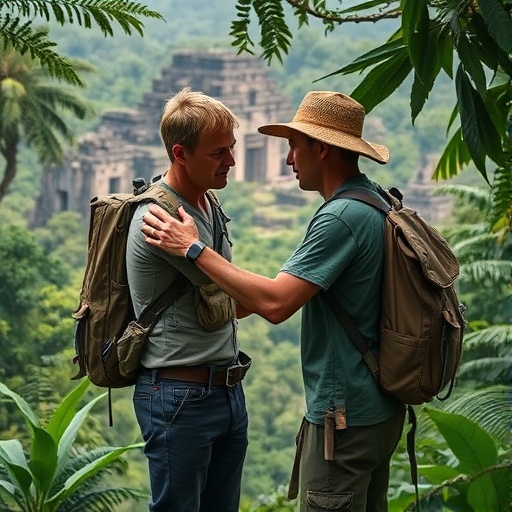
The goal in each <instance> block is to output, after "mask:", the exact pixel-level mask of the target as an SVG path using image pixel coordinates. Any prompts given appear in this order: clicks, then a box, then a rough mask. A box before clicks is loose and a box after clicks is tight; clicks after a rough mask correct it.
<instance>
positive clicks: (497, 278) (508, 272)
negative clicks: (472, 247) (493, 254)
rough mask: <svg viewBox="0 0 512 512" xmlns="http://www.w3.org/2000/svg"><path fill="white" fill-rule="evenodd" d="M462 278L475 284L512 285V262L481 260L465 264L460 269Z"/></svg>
mask: <svg viewBox="0 0 512 512" xmlns="http://www.w3.org/2000/svg"><path fill="white" fill-rule="evenodd" d="M456 254H457V253H456ZM481 256H482V253H481V252H480V257H481ZM460 278H461V279H463V280H468V281H473V282H486V281H487V282H489V281H490V282H491V283H497V284H499V283H505V284H506V283H509V284H512V261H508V260H479V261H473V262H471V263H465V264H464V265H461V267H460Z"/></svg>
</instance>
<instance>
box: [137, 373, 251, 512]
mask: <svg viewBox="0 0 512 512" xmlns="http://www.w3.org/2000/svg"><path fill="white" fill-rule="evenodd" d="M133 403H134V407H135V414H136V416H137V421H138V422H139V426H140V429H141V432H142V437H143V439H144V441H145V443H146V445H145V448H144V453H145V454H146V457H147V459H148V465H149V476H150V483H151V494H152V500H151V503H150V505H149V510H150V511H152V512H238V508H239V501H240V484H241V478H242V466H243V462H244V459H245V453H246V451H247V444H248V439H247V409H246V406H245V397H244V392H243V388H242V384H241V383H240V382H239V383H238V384H236V385H235V386H233V387H228V386H211V387H208V386H206V387H205V386H203V385H201V384H196V383H193V382H183V381H178V380H166V379H162V380H156V381H154V380H153V377H152V374H151V372H149V371H148V372H144V373H143V374H142V375H141V376H140V377H139V379H138V381H137V384H136V386H135V391H134V395H133Z"/></svg>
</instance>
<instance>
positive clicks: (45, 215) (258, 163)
mask: <svg viewBox="0 0 512 512" xmlns="http://www.w3.org/2000/svg"><path fill="white" fill-rule="evenodd" d="M187 86H189V87H190V88H191V89H192V90H196V91H202V92H204V93H205V94H208V95H209V96H212V97H214V98H217V99H219V100H221V101H222V102H224V103H225V104H226V105H227V106H228V107H229V108H230V109H231V110H232V111H233V112H234V113H235V115H236V116H237V118H238V120H239V123H240V126H239V128H238V129H237V130H236V137H237V145H236V147H235V157H236V162H237V163H236V166H235V167H233V168H232V170H231V174H230V176H231V178H232V179H234V180H237V181H253V182H261V183H267V182H270V181H273V180H274V179H276V178H278V177H280V176H282V175H283V174H287V173H288V172H289V171H288V169H287V166H286V163H285V158H286V152H287V143H286V140H284V139H280V138H276V137H265V136H263V135H261V134H260V133H259V132H258V130H257V128H258V126H261V125H263V124H267V123H273V122H281V121H282V120H283V119H291V117H292V116H293V109H292V108H291V105H290V102H289V100H288V99H287V98H286V97H285V96H284V95H283V94H281V93H280V92H279V91H278V88H277V84H276V82H275V81H274V80H273V79H272V78H271V77H270V76H269V74H268V66H266V64H265V63H264V62H263V61H262V60H260V59H257V58H255V57H253V56H250V55H235V54H232V53H228V52H223V51H202V52H196V51H184V52H179V53H176V54H174V56H173V60H172V64H171V65H170V66H169V67H167V68H165V69H164V70H163V71H162V75H161V77H160V78H159V79H157V80H154V82H153V88H152V90H151V91H150V92H148V93H146V94H145V95H144V97H143V99H142V101H141V103H140V104H139V105H138V107H137V108H136V109H133V110H126V109H125V110H111V111H107V112H106V113H105V114H104V115H103V116H102V118H101V122H100V125H99V128H98V129H97V130H96V131H94V132H90V133H87V134H85V135H84V136H82V137H81V138H80V140H79V141H78V147H77V149H76V150H73V151H70V152H68V154H67V155H66V157H65V159H64V162H63V163H62V164H61V165H59V166H54V167H52V168H47V169H45V172H44V178H43V183H42V188H41V195H40V197H39V199H38V203H37V207H36V210H35V211H36V213H35V214H34V225H36V226H41V225H44V224H45V223H46V221H47V220H48V219H49V218H50V217H51V215H53V214H54V213H57V212H60V211H66V210H70V211H76V212H79V213H81V214H82V215H84V216H88V214H89V201H90V199H91V198H92V197H94V196H97V195H102V194H110V193H117V192H131V191H132V181H133V180H134V179H135V178H139V177H142V178H145V179H146V180H148V181H149V180H151V178H153V177H154V176H157V175H159V174H162V172H164V171H165V170H166V169H167V167H168V165H169V159H168V156H167V154H166V152H165V148H164V146H163V143H162V141H161V138H160V131H159V126H160V117H161V114H162V109H163V106H164V104H165V101H166V100H167V99H168V98H169V97H170V96H171V95H172V94H174V93H176V92H178V91H180V90H181V89H182V88H183V87H187Z"/></svg>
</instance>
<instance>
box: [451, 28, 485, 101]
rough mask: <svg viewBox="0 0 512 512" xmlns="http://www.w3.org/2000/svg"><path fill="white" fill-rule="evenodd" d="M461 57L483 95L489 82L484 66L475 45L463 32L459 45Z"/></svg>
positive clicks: (466, 69)
mask: <svg viewBox="0 0 512 512" xmlns="http://www.w3.org/2000/svg"><path fill="white" fill-rule="evenodd" d="M457 50H458V54H459V58H460V60H461V62H462V64H463V65H464V69H465V71H466V72H467V73H468V74H469V75H470V76H471V78H472V79H473V82H474V83H475V86H476V88H477V90H478V92H479V93H480V95H481V96H482V97H485V94H486V92H487V84H486V79H485V73H484V68H483V66H482V63H481V62H480V59H479V58H478V52H477V51H475V49H474V48H473V45H472V44H471V43H470V42H469V40H468V38H467V36H466V34H461V35H460V37H459V41H458V46H457Z"/></svg>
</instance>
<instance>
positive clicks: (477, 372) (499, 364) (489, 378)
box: [457, 355, 512, 384]
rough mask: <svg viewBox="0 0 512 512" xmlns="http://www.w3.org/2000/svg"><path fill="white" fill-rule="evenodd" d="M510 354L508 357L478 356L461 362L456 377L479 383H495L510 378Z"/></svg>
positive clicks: (511, 365)
mask: <svg viewBox="0 0 512 512" xmlns="http://www.w3.org/2000/svg"><path fill="white" fill-rule="evenodd" d="M510 368H512V355H511V356H510V357H479V358H478V359H473V360H472V361H468V362H467V363H462V364H461V365H460V368H459V371H458V374H457V376H458V378H460V379H463V378H465V377H466V378H469V379H472V380H478V382H479V383H486V384H496V383H503V382H508V381H510V380H511V375H510Z"/></svg>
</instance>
